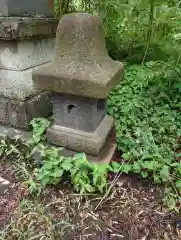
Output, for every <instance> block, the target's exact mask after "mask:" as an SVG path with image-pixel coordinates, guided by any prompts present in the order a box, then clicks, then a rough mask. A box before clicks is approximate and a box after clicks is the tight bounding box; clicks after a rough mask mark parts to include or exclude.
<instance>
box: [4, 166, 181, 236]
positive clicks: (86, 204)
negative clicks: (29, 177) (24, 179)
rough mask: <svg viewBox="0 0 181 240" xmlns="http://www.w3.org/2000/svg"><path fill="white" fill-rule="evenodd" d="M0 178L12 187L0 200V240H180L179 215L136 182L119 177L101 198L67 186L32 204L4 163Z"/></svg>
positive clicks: (146, 184)
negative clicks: (165, 206) (106, 194)
mask: <svg viewBox="0 0 181 240" xmlns="http://www.w3.org/2000/svg"><path fill="white" fill-rule="evenodd" d="M0 174H1V176H2V177H4V178H6V179H8V180H10V181H11V183H12V184H11V186H10V187H9V188H8V189H7V191H5V193H4V195H3V196H1V197H0V239H5V240H21V239H27V240H28V239H37V240H39V239H47V240H48V239H57V240H58V239H62V240H64V239H65V240H66V239H70V240H71V239H72V240H73V239H90V240H94V239H95V240H99V239H100V240H112V239H114V240H116V239H130V240H137V239H140V240H146V239H150V240H159V239H164V240H176V239H178V236H177V234H176V231H175V226H176V221H177V220H179V218H180V215H179V214H176V213H173V212H168V210H167V209H166V208H164V207H163V205H162V202H161V195H162V189H161V188H159V187H156V186H153V185H152V184H151V183H150V182H148V181H143V180H139V178H138V177H136V176H131V175H130V176H123V175H122V176H120V177H119V179H118V181H117V183H116V184H115V186H114V188H113V189H112V190H111V191H110V193H109V194H108V196H106V197H105V198H104V196H100V195H90V196H80V195H79V194H75V193H73V192H72V190H71V188H70V186H69V185H68V184H67V185H66V184H64V185H63V186H58V187H56V188H52V187H50V188H47V189H46V190H45V191H44V193H43V194H41V196H39V197H34V198H32V197H30V196H28V192H27V190H26V188H25V187H24V186H23V183H21V182H20V181H19V180H18V179H17V178H16V176H15V175H14V174H13V172H12V170H11V169H10V167H9V165H8V164H7V163H6V164H2V163H1V165H0Z"/></svg>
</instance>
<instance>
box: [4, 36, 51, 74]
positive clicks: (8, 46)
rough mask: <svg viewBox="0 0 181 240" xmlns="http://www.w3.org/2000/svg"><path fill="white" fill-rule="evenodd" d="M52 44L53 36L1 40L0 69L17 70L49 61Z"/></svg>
mask: <svg viewBox="0 0 181 240" xmlns="http://www.w3.org/2000/svg"><path fill="white" fill-rule="evenodd" d="M54 44H55V38H54V37H48V38H40V39H39V38H38V39H34V40H33V39H31V40H24V41H13V42H12V41H4V40H2V41H1V43H0V69H10V70H18V71H19V70H25V69H28V68H31V67H36V66H38V65H41V64H43V63H47V62H50V61H51V60H52V57H53V49H54ZM9 74H10V73H9ZM13 74H14V73H13ZM16 74H19V73H16ZM31 74H32V73H31ZM31 78H32V77H31Z"/></svg>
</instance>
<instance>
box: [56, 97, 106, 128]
mask: <svg viewBox="0 0 181 240" xmlns="http://www.w3.org/2000/svg"><path fill="white" fill-rule="evenodd" d="M106 102H107V101H106V99H95V98H86V97H81V96H80V97H79V96H74V95H69V94H59V93H53V98H52V103H53V113H54V124H55V125H61V126H64V127H68V128H73V129H75V130H81V131H85V132H94V131H95V130H96V129H97V127H98V125H99V124H100V122H101V121H102V120H103V118H104V117H105V116H106V113H107V106H106Z"/></svg>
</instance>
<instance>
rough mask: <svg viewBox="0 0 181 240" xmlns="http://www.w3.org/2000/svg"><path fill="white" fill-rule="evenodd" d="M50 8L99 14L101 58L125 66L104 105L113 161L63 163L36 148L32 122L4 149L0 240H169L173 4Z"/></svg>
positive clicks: (175, 87) (174, 170)
mask: <svg viewBox="0 0 181 240" xmlns="http://www.w3.org/2000/svg"><path fill="white" fill-rule="evenodd" d="M55 2H56V3H55V13H56V16H61V14H64V13H69V12H74V11H87V12H91V13H94V14H96V13H99V15H100V16H101V18H102V21H103V24H104V28H105V35H106V41H107V48H108V50H109V54H110V56H111V57H112V58H114V59H117V60H121V61H124V63H125V75H124V79H122V80H121V81H120V84H119V85H118V86H117V87H116V88H115V89H113V90H112V92H111V93H110V95H109V101H108V113H109V114H110V115H112V116H113V117H114V119H115V126H116V135H117V146H118V153H119V155H118V156H119V157H118V158H117V159H115V161H113V162H112V163H111V164H110V165H98V164H90V163H89V162H88V161H87V159H86V156H85V154H84V153H80V154H77V155H75V156H74V157H73V158H70V157H69V158H67V157H63V156H62V155H61V150H62V149H61V148H59V149H57V148H54V147H51V148H50V147H47V145H46V144H45V143H46V139H45V135H44V132H45V130H46V127H48V126H49V124H50V122H49V121H48V120H47V119H34V120H33V121H32V123H31V125H32V139H31V141H28V142H24V141H22V140H21V137H20V136H16V137H15V138H14V139H8V138H5V139H3V140H2V141H1V144H0V155H1V161H0V173H1V174H5V177H7V176H11V177H12V182H15V184H14V185H13V186H12V189H11V191H10V192H9V195H8V197H4V198H3V197H2V198H1V199H0V200H1V201H0V209H1V211H0V225H1V222H2V223H3V224H2V226H3V228H1V230H0V239H9V240H12V239H15V240H16V239H18V240H22V239H84V237H85V238H87V239H165V240H168V239H177V237H176V235H175V232H174V229H173V226H172V223H174V224H175V222H176V220H177V219H179V217H180V216H179V211H180V194H181V162H180V160H181V139H180V136H181V80H180V77H181V64H180V46H181V44H180V43H181V35H180V32H181V26H180V16H181V10H180V2H179V1H176V0H168V1H163V0H139V1H133V0H127V1H126V0H121V1H117V0H111V1H110V0H109V1H107V0H104V1H97V0H82V1H73V0H71V1H70V0H67V1H60V0H57V1H55ZM36 152H38V153H39V155H41V158H39V160H37V158H34V155H35V153H36ZM35 159H36V160H35ZM135 174H136V176H135ZM135 182H136V185H135ZM16 192H17V194H16ZM9 199H10V200H9ZM5 206H6V207H5ZM165 207H167V208H165ZM169 210H170V211H169ZM108 212H109V213H108ZM175 212H177V214H176V213H175ZM1 213H2V216H1ZM7 216H10V217H9V218H8V219H7ZM5 220H7V221H5ZM5 223H6V224H5ZM140 226H142V227H141V228H140ZM174 228H175V225H174Z"/></svg>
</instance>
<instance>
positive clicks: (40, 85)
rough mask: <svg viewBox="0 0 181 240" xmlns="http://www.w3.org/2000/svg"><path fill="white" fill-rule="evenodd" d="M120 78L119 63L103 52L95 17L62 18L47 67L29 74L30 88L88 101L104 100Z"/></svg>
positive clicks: (98, 20) (99, 22) (97, 20)
mask: <svg viewBox="0 0 181 240" xmlns="http://www.w3.org/2000/svg"><path fill="white" fill-rule="evenodd" d="M122 75H123V64H122V63H121V62H117V61H113V60H112V59H111V58H110V57H109V56H108V53H107V50H106V44H105V40H104V32H103V27H102V25H101V21H100V18H99V17H98V16H92V15H89V14H83V13H75V14H69V15H65V16H64V17H62V19H61V20H60V22H59V25H58V29H57V37H56V46H55V56H54V58H53V61H52V63H51V65H50V66H48V67H42V68H39V69H38V70H36V71H35V72H34V73H33V81H34V86H35V88H37V89H40V90H49V91H54V92H59V93H67V94H73V95H79V96H86V97H90V98H99V99H101V98H106V97H107V95H108V94H109V91H110V89H111V88H113V87H114V86H115V85H117V84H118V83H119V82H120V80H121V77H122Z"/></svg>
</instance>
